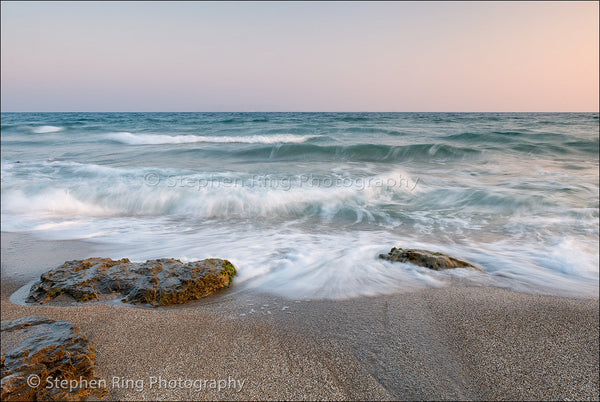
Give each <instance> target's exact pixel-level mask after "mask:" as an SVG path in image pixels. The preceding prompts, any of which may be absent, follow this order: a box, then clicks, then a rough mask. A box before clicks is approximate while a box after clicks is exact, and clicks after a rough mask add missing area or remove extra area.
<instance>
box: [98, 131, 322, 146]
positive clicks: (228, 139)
mask: <svg viewBox="0 0 600 402" xmlns="http://www.w3.org/2000/svg"><path fill="white" fill-rule="evenodd" d="M106 137H107V138H108V139H110V140H112V141H116V142H120V143H123V144H128V145H161V144H190V143H197V142H207V143H242V144H277V143H292V144H298V143H302V142H306V141H308V140H309V139H311V138H315V137H318V136H316V135H293V134H275V135H250V136H239V137H236V136H214V137H211V136H202V135H164V134H132V133H129V132H120V133H110V134H107V135H106Z"/></svg>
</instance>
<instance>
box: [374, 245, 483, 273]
mask: <svg viewBox="0 0 600 402" xmlns="http://www.w3.org/2000/svg"><path fill="white" fill-rule="evenodd" d="M379 258H383V259H386V260H390V261H397V262H410V263H411V264H415V265H420V266H422V267H426V268H430V269H434V270H436V271H441V270H443V269H451V268H473V269H476V270H478V271H480V269H479V268H477V267H475V266H474V265H472V264H469V263H468V262H466V261H462V260H459V259H457V258H454V257H450V256H449V255H446V254H442V253H437V252H434V251H428V250H416V249H403V248H400V247H399V248H396V247H394V248H392V250H391V251H390V252H389V253H387V254H379Z"/></svg>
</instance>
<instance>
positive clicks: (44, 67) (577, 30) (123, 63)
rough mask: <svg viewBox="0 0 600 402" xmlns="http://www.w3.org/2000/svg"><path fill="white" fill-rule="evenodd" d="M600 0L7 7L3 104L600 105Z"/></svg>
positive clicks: (114, 107)
mask: <svg viewBox="0 0 600 402" xmlns="http://www.w3.org/2000/svg"><path fill="white" fill-rule="evenodd" d="M598 4H599V3H598V2H525V3H521V2H481V3H474V2H456V3H455V2H425V3H422V2H226V3H223V2H218V3H217V2H39V3H37V2H2V5H1V7H2V9H1V11H2V54H1V56H2V57H1V62H2V65H1V68H2V70H1V79H2V81H1V85H2V88H1V92H2V93H1V95H2V99H1V101H2V111H397V112H410V111H424V112H428V111H432V112H435V111H500V112H502V111H516V112H519V111H549V112H554V111H588V112H589V111H596V112H597V111H598V108H599V106H598V97H599V84H598V76H599V68H598V60H599V54H598V49H599V26H598V12H599V10H598Z"/></svg>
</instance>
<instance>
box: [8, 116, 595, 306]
mask: <svg viewBox="0 0 600 402" xmlns="http://www.w3.org/2000/svg"><path fill="white" fill-rule="evenodd" d="M0 137H1V165H2V167H1V169H2V170H1V228H2V231H3V232H19V233H26V234H29V235H31V236H34V237H36V238H39V239H46V240H66V239H69V240H81V241H84V242H89V243H93V245H94V247H95V248H94V250H95V251H96V253H97V254H98V255H97V256H98V257H111V258H124V257H127V258H129V259H131V260H132V261H145V260H147V259H153V258H176V259H181V260H182V261H192V260H197V259H204V258H209V257H217V258H223V259H228V260H230V261H231V262H232V263H233V264H234V265H235V266H236V268H237V269H238V275H237V277H236V279H235V281H234V285H233V287H232V291H235V292H252V291H259V292H266V293H272V294H276V295H279V296H282V297H288V298H298V299H347V298H353V297H360V296H375V295H383V294H392V293H400V292H408V291H413V290H415V289H422V288H430V287H445V286H454V285H455V284H457V283H459V284H464V285H466V286H498V287H503V288H509V289H514V290H517V291H523V292H533V293H540V294H553V295H563V296H572V297H598V288H599V286H598V282H599V275H598V265H599V245H598V244H599V236H598V234H599V233H598V231H599V153H600V151H599V120H598V113H2V114H1V135H0ZM392 247H403V248H417V249H427V250H431V251H438V252H443V253H446V254H449V255H451V256H454V257H457V258H460V259H465V260H467V261H469V262H471V263H473V264H474V265H476V266H478V267H480V268H481V270H482V271H481V272H478V271H476V270H473V269H454V270H448V271H439V272H438V271H432V270H429V269H427V268H423V267H417V266H414V265H412V264H409V263H398V262H396V263H393V262H389V261H387V260H383V259H381V258H379V254H382V253H387V252H388V251H389V250H390V249H391V248H392ZM24 252H25V251H24Z"/></svg>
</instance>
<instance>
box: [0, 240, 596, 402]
mask: <svg viewBox="0 0 600 402" xmlns="http://www.w3.org/2000/svg"><path fill="white" fill-rule="evenodd" d="M48 243H51V244H48ZM9 248H10V250H9V251H10V252H9V253H5V249H7V250H8V249H9ZM21 250H27V251H26V252H24V253H20V251H21ZM90 256H97V255H95V254H94V249H93V246H90V245H89V243H82V242H45V241H39V240H35V239H33V238H31V237H28V236H24V235H15V234H6V233H3V234H2V301H1V303H2V320H6V319H13V318H19V317H23V316H26V315H43V316H47V317H51V318H55V319H66V320H69V321H71V322H73V323H74V324H75V325H76V326H77V327H78V329H79V332H80V333H81V334H83V335H84V336H86V337H87V338H88V340H89V341H90V342H91V343H92V344H93V345H94V347H95V348H96V350H97V356H96V366H97V367H96V375H97V376H98V377H100V378H103V379H105V380H106V382H107V385H108V394H107V396H106V399H107V400H114V399H121V400H149V399H158V400H190V399H191V400H196V399H201V400H204V399H244V400H245V399H293V400H298V399H311V400H312V399H359V400H364V399H394V400H414V399H436V400H439V399H461V400H473V399H475V400H481V399H496V400H497V399H504V400H506V399H510V400H515V399H519V400H520V399H526V400H539V399H552V400H557V399H561V400H564V399H583V400H598V398H599V396H598V395H599V384H598V375H599V371H598V366H599V358H598V353H599V350H598V341H599V331H598V326H599V319H598V314H599V312H598V299H574V298H564V297H553V296H540V295H531V294H523V293H516V292H513V291H509V290H504V289H498V288H491V287H466V286H460V285H457V286H449V287H445V288H440V289H426V290H418V291H414V292H410V293H403V294H397V295H391V296H381V297H369V298H357V299H351V300H343V301H328V300H314V301H310V300H287V299H282V298H277V297H274V296H271V295H264V294H260V293H255V292H238V291H236V289H235V286H234V287H233V288H231V289H229V290H228V291H226V292H223V293H221V294H219V295H216V296H212V297H209V298H206V299H203V300H200V301H198V302H194V303H190V304H188V305H185V306H178V307H168V308H157V309H152V308H145V307H123V306H118V305H110V304H106V303H98V302H89V303H85V304H79V305H62V306H58V305H53V306H50V305H44V306H22V305H16V304H13V303H11V302H10V301H9V299H8V297H9V296H10V294H11V293H12V292H13V291H14V290H15V289H17V288H18V287H20V286H21V285H23V284H24V283H26V282H28V281H29V280H30V279H32V278H33V277H35V276H36V275H38V274H35V275H34V272H42V271H44V270H45V269H46V268H50V267H52V266H54V265H58V264H60V263H62V262H64V260H68V259H73V258H84V257H90ZM56 261H58V262H56ZM21 264H22V265H21ZM19 270H24V272H27V273H26V274H23V275H15V274H14V273H15V272H16V271H19ZM63 303H64V304H70V302H69V301H68V300H63ZM179 379H181V381H179V382H178V380H179ZM213 379H214V380H217V381H218V380H221V381H224V382H225V381H226V382H227V386H226V387H225V388H223V389H221V390H217V389H211V388H210V386H211V381H210V380H213ZM126 380H129V383H128V384H126V383H125V382H126ZM185 380H188V382H187V385H190V384H192V385H191V387H188V388H186V383H185ZM197 380H200V382H198V381H197ZM154 381H158V382H157V383H154V384H152V387H150V383H151V382H154ZM193 381H195V383H194V382H193ZM224 382H222V383H221V384H224ZM232 384H233V385H232ZM125 385H129V387H128V388H124V387H125ZM135 385H142V386H141V387H138V388H136V387H135ZM172 385H174V387H173V388H171V386H172ZM198 385H200V387H198ZM240 385H241V386H240Z"/></svg>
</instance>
